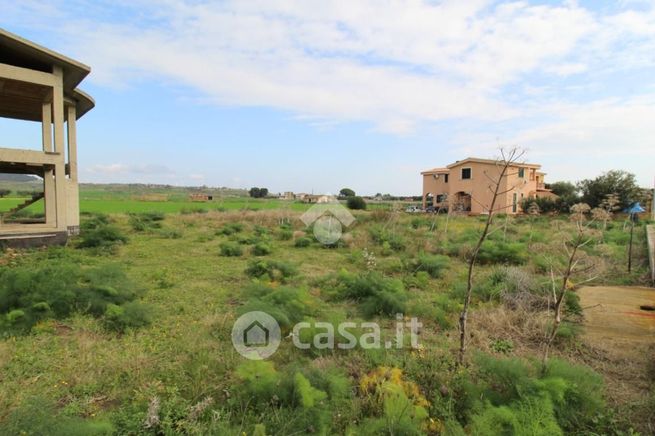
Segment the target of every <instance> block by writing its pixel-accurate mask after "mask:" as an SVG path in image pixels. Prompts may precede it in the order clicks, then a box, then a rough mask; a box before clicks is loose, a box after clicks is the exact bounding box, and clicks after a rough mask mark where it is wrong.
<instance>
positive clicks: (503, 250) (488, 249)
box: [478, 240, 527, 265]
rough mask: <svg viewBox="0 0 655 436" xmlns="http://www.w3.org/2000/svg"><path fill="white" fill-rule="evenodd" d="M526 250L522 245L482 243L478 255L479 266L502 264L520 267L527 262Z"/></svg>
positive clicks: (514, 243) (493, 242)
mask: <svg viewBox="0 0 655 436" xmlns="http://www.w3.org/2000/svg"><path fill="white" fill-rule="evenodd" d="M526 252H527V248H526V246H525V245H524V244H521V243H518V242H513V243H508V242H502V241H488V240H487V241H484V242H483V243H482V247H480V252H479V253H478V262H479V263H480V264H492V263H504V264H511V265H521V264H524V263H525V262H526V261H527V256H526V255H525V253H526Z"/></svg>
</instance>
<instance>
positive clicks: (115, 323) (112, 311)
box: [103, 301, 150, 332]
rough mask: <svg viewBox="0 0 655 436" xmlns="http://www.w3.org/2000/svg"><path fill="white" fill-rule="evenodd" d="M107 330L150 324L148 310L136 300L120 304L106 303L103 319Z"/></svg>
mask: <svg viewBox="0 0 655 436" xmlns="http://www.w3.org/2000/svg"><path fill="white" fill-rule="evenodd" d="M103 322H104V325H105V327H107V328H108V329H109V330H115V331H118V332H123V331H125V330H127V329H128V328H139V327H145V326H147V325H148V324H150V310H149V308H148V307H147V306H145V305H144V304H142V303H139V302H137V301H132V302H129V303H125V304H124V305H122V306H119V305H116V304H108V305H107V310H105V315H104V319H103Z"/></svg>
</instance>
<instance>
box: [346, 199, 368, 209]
mask: <svg viewBox="0 0 655 436" xmlns="http://www.w3.org/2000/svg"><path fill="white" fill-rule="evenodd" d="M346 206H348V209H352V210H365V209H366V201H364V199H363V198H362V197H357V196H352V197H348V199H347V200H346Z"/></svg>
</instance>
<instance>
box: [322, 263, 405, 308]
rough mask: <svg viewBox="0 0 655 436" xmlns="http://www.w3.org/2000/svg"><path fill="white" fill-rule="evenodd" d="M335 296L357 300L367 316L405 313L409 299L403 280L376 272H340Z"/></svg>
mask: <svg viewBox="0 0 655 436" xmlns="http://www.w3.org/2000/svg"><path fill="white" fill-rule="evenodd" d="M335 296H336V297H337V298H339V299H348V300H354V301H357V302H358V303H359V307H360V309H361V311H362V312H363V313H364V315H365V316H367V317H371V316H375V315H389V316H391V315H395V314H397V313H404V312H405V302H406V300H407V293H406V292H405V287H404V286H403V282H402V281H400V280H396V279H388V278H385V277H383V276H382V275H380V274H379V273H376V272H368V273H364V274H357V275H356V274H352V273H348V272H345V271H343V272H341V273H339V275H338V277H337V289H336V294H335Z"/></svg>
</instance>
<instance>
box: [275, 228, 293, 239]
mask: <svg viewBox="0 0 655 436" xmlns="http://www.w3.org/2000/svg"><path fill="white" fill-rule="evenodd" d="M278 238H279V239H280V241H290V240H291V239H293V230H291V229H280V232H279V233H278Z"/></svg>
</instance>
